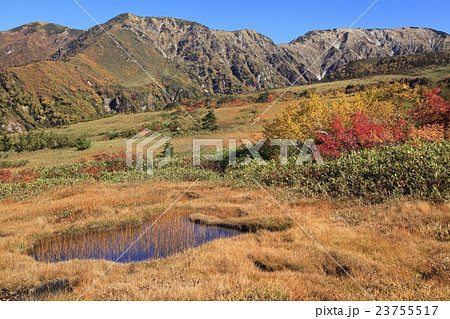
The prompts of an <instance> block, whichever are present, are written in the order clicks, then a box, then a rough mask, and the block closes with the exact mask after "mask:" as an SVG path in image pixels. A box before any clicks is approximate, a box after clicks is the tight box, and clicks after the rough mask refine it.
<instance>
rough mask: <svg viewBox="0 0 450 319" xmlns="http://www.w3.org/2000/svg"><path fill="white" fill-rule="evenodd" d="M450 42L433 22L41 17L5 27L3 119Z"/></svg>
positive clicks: (99, 109) (163, 100) (286, 77)
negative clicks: (85, 21)
mask: <svg viewBox="0 0 450 319" xmlns="http://www.w3.org/2000/svg"><path fill="white" fill-rule="evenodd" d="M103 29H104V30H106V31H107V32H108V33H109V35H111V36H112V37H113V38H114V40H115V41H117V43H118V44H120V46H121V47H122V48H123V49H124V50H126V51H127V52H128V53H129V55H128V54H127V53H125V52H124V50H123V49H122V48H120V47H119V46H118V45H117V43H115V42H114V41H113V40H112V39H111V38H110V36H109V35H108V34H106V33H105V32H104V31H103ZM330 47H331V48H330ZM448 49H450V37H449V35H448V34H446V33H444V32H439V31H434V30H431V29H423V28H402V29H374V30H365V29H351V30H344V29H334V30H326V31H311V32H308V33H307V34H305V35H303V36H301V37H299V38H297V39H295V40H294V41H292V42H291V43H289V44H281V45H277V44H275V43H274V42H273V41H272V40H271V39H270V38H268V37H266V36H264V35H262V34H260V33H258V32H256V31H253V30H239V31H232V32H231V31H218V30H211V29H209V28H208V27H206V26H204V25H201V24H199V23H196V22H191V21H186V20H180V19H174V18H164V17H157V18H156V17H138V16H135V15H132V14H129V13H126V14H121V15H119V16H117V17H115V18H113V19H111V20H110V21H108V22H106V23H105V24H103V25H102V27H99V26H94V27H92V28H91V29H89V30H86V31H81V30H74V29H70V28H66V27H63V26H59V25H54V24H47V23H41V22H35V23H30V24H27V25H24V26H21V27H18V28H15V29H12V30H10V31H5V32H0V126H3V127H16V128H17V127H20V128H21V129H30V128H33V127H39V126H53V125H61V124H66V123H70V122H73V121H80V120H85V119H90V118H95V117H97V116H103V115H105V114H108V113H111V112H135V111H142V110H154V109H162V108H164V107H166V106H170V105H171V104H173V101H172V100H171V98H170V97H169V96H168V95H170V96H171V97H173V98H174V99H175V100H177V101H181V102H183V101H184V100H186V99H192V98H196V97H199V96H202V95H207V94H234V93H241V92H246V91H255V90H261V89H269V88H276V87H282V86H287V85H290V84H292V83H294V82H295V83H296V84H302V83H308V82H313V81H317V80H321V79H323V78H324V77H325V76H327V75H329V74H330V73H332V72H334V71H335V70H337V69H339V70H341V68H342V67H343V66H345V65H347V64H348V63H350V62H352V61H355V60H360V59H367V58H373V57H390V56H398V55H406V54H413V53H418V52H431V51H442V50H448ZM2 68H3V69H2ZM143 69H144V70H145V71H144V70H143ZM348 70H351V69H348ZM348 70H347V71H348ZM347 71H346V72H347ZM346 76H348V75H346ZM151 77H152V78H154V79H155V80H156V81H157V82H158V83H159V84H161V86H162V87H163V88H164V90H165V91H166V92H167V93H168V95H167V94H166V93H165V92H163V91H162V90H161V88H160V87H159V86H158V85H157V84H155V83H154V81H153V80H152V79H151ZM15 130H17V129H15Z"/></svg>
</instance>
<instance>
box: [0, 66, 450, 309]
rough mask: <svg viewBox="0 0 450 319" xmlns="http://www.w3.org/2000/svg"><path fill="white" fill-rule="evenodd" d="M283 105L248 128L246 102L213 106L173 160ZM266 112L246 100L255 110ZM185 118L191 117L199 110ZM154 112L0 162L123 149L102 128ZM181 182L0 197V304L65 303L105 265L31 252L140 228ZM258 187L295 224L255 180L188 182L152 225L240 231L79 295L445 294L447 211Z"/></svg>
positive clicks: (153, 117)
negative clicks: (206, 123)
mask: <svg viewBox="0 0 450 319" xmlns="http://www.w3.org/2000/svg"><path fill="white" fill-rule="evenodd" d="M426 75H427V76H431V75H433V76H435V77H436V78H439V79H440V78H442V77H443V76H444V75H445V76H448V72H447V73H445V70H444V71H442V70H434V71H432V70H429V74H428V73H427V74H426ZM401 77H404V75H395V76H379V77H372V78H367V79H355V80H347V81H340V82H332V83H319V84H313V85H308V86H300V87H294V88H293V89H292V90H293V91H297V92H301V91H303V90H305V89H315V90H317V91H324V92H326V91H329V90H332V89H336V88H339V87H340V88H342V87H345V86H346V85H348V84H359V83H363V84H370V83H376V82H380V81H383V82H388V81H390V80H392V79H399V78H401ZM432 78H434V77H432ZM274 91H276V92H282V91H283V89H279V90H274ZM328 97H329V98H333V97H332V96H331V97H330V96H328ZM289 103H290V102H288V101H280V102H279V103H277V104H276V105H274V107H273V108H271V109H270V110H269V111H268V112H267V113H266V114H265V115H264V116H263V117H262V119H261V121H260V123H258V124H257V125H254V126H253V125H252V122H253V121H252V114H251V111H252V109H253V107H254V104H252V103H250V104H249V103H247V104H244V105H239V106H236V105H224V106H221V107H220V108H218V109H216V110H215V112H216V115H217V117H218V124H219V126H220V128H219V130H218V131H216V132H205V131H199V132H195V133H193V131H190V132H189V133H186V134H179V135H174V137H173V139H172V141H171V143H172V145H173V147H174V149H175V152H177V153H178V152H180V153H181V152H188V151H189V147H190V146H189V145H191V143H192V138H193V136H195V137H197V138H217V137H220V138H223V139H224V140H225V146H226V145H227V142H226V141H227V139H229V138H246V139H250V140H252V141H256V140H258V139H259V138H261V137H262V127H263V125H264V123H265V122H266V121H270V120H271V119H273V118H274V117H276V116H277V115H278V114H280V112H281V111H282V109H283V108H284V107H285V106H286V105H287V104H289ZM268 106H269V103H263V104H258V105H257V113H258V116H259V115H260V114H261V113H262V112H263V111H264V110H265V109H266V108H267V107H268ZM196 112H198V114H196V116H198V117H199V118H200V117H202V116H203V115H204V114H205V113H206V110H199V111H196ZM163 113H164V112H151V113H140V114H129V115H117V116H113V117H109V118H103V119H99V120H96V121H90V122H84V123H78V124H74V125H70V126H66V127H61V128H54V129H50V131H54V132H57V133H64V134H67V135H69V136H70V137H72V138H73V137H78V136H80V135H81V134H83V133H87V134H88V138H89V139H90V140H91V141H92V147H91V148H89V149H87V150H84V151H76V150H75V149H74V148H65V149H57V150H53V149H43V150H39V151H34V152H21V153H11V154H1V158H4V159H5V160H7V161H11V162H18V161H25V165H24V166H22V167H17V168H14V167H13V168H11V171H13V172H14V171H18V170H22V169H34V168H38V167H46V166H55V165H63V164H73V163H75V162H77V161H80V160H84V159H92V157H93V155H96V154H113V153H117V152H123V151H124V149H125V142H126V140H125V139H124V138H120V139H114V140H105V139H104V137H105V132H109V133H111V132H121V131H123V130H126V129H130V128H135V127H139V126H142V125H143V124H146V123H149V122H161V121H163V120H167V118H165V119H163V117H164V116H165V115H164V114H163ZM167 113H168V112H166V115H167ZM184 120H186V121H190V120H189V119H186V118H185V119H184ZM190 125H192V123H190ZM189 134H190V135H189ZM190 185H191V184H190V182H170V181H156V180H152V181H148V180H147V181H145V182H142V181H141V182H99V181H87V182H86V181H85V182H76V183H73V184H69V185H67V186H54V187H48V189H47V190H44V191H42V192H41V191H38V192H37V193H30V194H27V196H18V197H15V196H12V197H9V198H8V197H6V198H3V199H1V200H0V274H1V276H0V300H76V299H77V298H78V297H80V296H81V295H82V294H83V293H84V292H85V291H86V289H87V288H88V287H89V286H90V285H91V284H92V283H94V282H95V281H96V280H97V279H98V278H99V276H101V275H102V274H103V273H104V271H105V270H106V269H107V268H108V267H109V266H110V265H111V263H112V261H109V260H70V261H65V262H57V263H46V262H37V261H36V260H35V259H34V258H33V257H32V256H31V255H30V252H32V251H33V249H34V248H35V247H37V246H38V245H39V244H40V243H42V242H45V241H48V240H50V239H54V240H57V239H58V236H63V235H70V236H85V237H86V238H88V237H89V236H90V235H91V234H96V233H98V232H101V231H105V230H108V231H109V230H112V229H119V228H124V227H128V228H133V227H139V226H140V225H142V224H143V223H145V222H148V221H149V220H154V219H155V218H157V217H158V216H160V214H161V213H163V212H164V211H165V210H166V209H167V208H168V207H170V205H171V204H172V203H173V202H174V201H175V200H176V199H177V198H178V197H179V196H180V195H181V194H182V193H183V192H184V191H185V190H186V189H187V188H188V187H189V186H190ZM44 189H45V187H44ZM268 191H269V192H270V193H271V195H272V196H273V197H274V198H276V199H277V200H280V204H281V205H282V206H283V207H284V208H285V209H286V211H287V212H288V213H289V214H290V215H291V216H292V217H293V219H295V221H293V220H291V219H290V218H289V216H287V214H286V213H285V212H283V210H282V209H280V207H278V206H277V205H276V204H275V203H274V201H273V200H272V199H271V198H270V197H269V196H268V195H267V194H266V193H265V192H264V191H262V190H259V189H258V187H256V186H255V188H254V189H243V188H235V187H227V186H226V185H224V183H215V182H214V181H209V182H207V181H202V182H197V183H196V184H195V185H194V186H193V187H192V189H190V190H189V192H187V193H186V194H184V195H183V196H181V198H180V199H179V200H178V201H177V202H176V203H175V204H174V205H173V207H171V208H170V210H168V211H167V213H166V214H165V215H164V216H163V217H162V218H161V221H165V222H170V221H171V220H172V219H173V218H175V217H176V216H186V217H189V218H190V219H191V220H193V221H195V222H197V223H202V224H209V225H220V226H224V227H229V228H234V229H240V230H245V232H244V234H242V235H241V236H238V237H234V238H227V239H217V240H214V241H211V242H209V243H207V244H205V245H202V246H200V247H197V248H192V249H189V250H187V251H185V252H182V253H178V254H175V255H172V256H170V257H168V258H165V259H157V260H148V261H143V262H135V263H116V264H115V265H114V266H113V267H112V268H111V269H110V270H109V271H108V272H107V273H106V274H105V275H104V276H102V277H101V278H100V279H99V280H98V282H96V284H95V285H93V286H92V287H91V288H90V289H89V290H88V291H87V292H86V294H84V295H83V296H82V300H370V297H369V296H368V294H370V296H371V297H373V298H374V299H375V300H448V298H449V296H450V247H449V239H450V230H449V224H450V204H449V203H441V204H433V203H430V202H425V201H412V200H407V199H398V200H391V201H388V202H385V203H382V204H372V205H370V204H363V203H361V202H356V201H355V202H354V201H351V200H347V201H340V200H336V199H332V198H328V199H309V200H305V199H303V200H300V199H295V196H285V195H286V194H287V193H289V190H282V189H276V188H271V189H269V190H268ZM287 197H289V198H290V199H286V198H287ZM280 198H283V200H281V199H280ZM296 222H298V224H299V225H301V226H302V227H303V228H304V229H305V230H306V231H307V232H308V233H309V234H310V235H311V236H312V237H313V238H314V239H315V240H316V241H317V242H318V243H320V245H322V246H323V248H324V249H325V250H326V251H327V252H328V253H329V254H330V256H331V257H333V259H335V260H336V261H337V262H338V263H339V265H340V266H342V268H340V267H339V266H338V265H337V264H336V263H335V262H334V261H333V259H332V258H330V256H328V255H327V254H326V253H325V252H324V251H323V250H322V249H321V248H320V247H319V246H318V245H317V243H315V242H314V241H313V240H312V239H311V238H310V237H309V236H307V235H306V234H305V232H304V231H303V230H302V229H301V227H299V226H298V225H297V224H296ZM247 230H251V231H247ZM346 272H347V273H348V274H349V275H350V276H351V277H353V278H354V280H355V281H356V282H357V283H358V284H359V285H360V286H361V287H363V288H364V290H365V291H364V290H363V289H361V288H360V287H359V286H358V285H357V284H356V283H355V282H354V281H353V280H352V278H350V277H349V276H348V275H347V274H346ZM366 292H367V293H368V294H367V293H366Z"/></svg>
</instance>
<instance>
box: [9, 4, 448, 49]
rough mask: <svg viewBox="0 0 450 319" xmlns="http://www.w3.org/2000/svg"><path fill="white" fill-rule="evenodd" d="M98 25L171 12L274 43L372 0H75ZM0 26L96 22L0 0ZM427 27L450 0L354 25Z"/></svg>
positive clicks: (401, 8) (440, 23)
mask: <svg viewBox="0 0 450 319" xmlns="http://www.w3.org/2000/svg"><path fill="white" fill-rule="evenodd" d="M77 1H78V2H79V3H80V4H81V5H82V6H84V7H85V8H86V10H87V11H88V12H89V13H91V14H92V16H93V17H94V18H95V19H97V21H99V22H100V23H102V22H106V21H107V20H109V19H111V18H113V17H114V16H116V15H118V14H120V13H124V12H131V13H134V14H137V15H140V16H171V17H176V18H182V19H186V20H192V21H196V22H199V23H202V24H205V25H206V26H208V27H210V28H212V29H221V30H238V29H244V28H249V29H254V30H256V31H258V32H261V33H263V34H265V35H267V36H269V37H271V38H272V39H273V40H274V41H275V42H277V43H284V42H289V41H291V40H293V39H294V38H296V37H297V36H299V35H302V34H304V33H305V32H307V31H309V30H317V29H333V28H347V27H348V26H350V24H352V23H353V21H354V20H355V19H356V18H357V17H358V16H359V15H360V14H361V13H362V12H363V11H364V10H365V9H366V8H367V7H369V6H370V4H371V3H372V2H373V1H374V0H353V1H349V0H306V1H305V0H297V1H293V0H292V1H291V0H288V1H265V0H260V1H254V0H251V1H245V0H241V1H237V0H231V1H213V0H211V1H206V0H190V1H174V0H157V1H153V0H146V1H144V0H139V1H134V0H109V1H106V0H98V1H95V0H77ZM2 2H4V3H2V4H1V12H0V30H8V29H11V28H13V27H16V26H19V25H22V24H25V23H28V22H31V21H46V22H53V23H58V24H62V25H65V26H69V27H74V28H79V29H88V28H89V27H91V26H93V24H94V22H93V21H92V20H91V19H90V18H89V17H88V16H87V15H86V14H85V13H84V12H83V11H82V10H81V9H80V8H79V7H78V6H77V5H76V4H75V3H74V2H73V0H15V1H2ZM5 2H6V3H5ZM403 26H418V27H429V28H433V29H437V30H441V31H445V32H447V33H450V1H449V0H420V1H419V0H379V1H378V2H377V3H376V4H375V5H374V6H373V7H372V9H370V10H369V11H368V12H367V14H366V15H364V16H363V17H362V18H361V20H360V21H358V23H356V24H355V25H354V27H362V28H397V27H403Z"/></svg>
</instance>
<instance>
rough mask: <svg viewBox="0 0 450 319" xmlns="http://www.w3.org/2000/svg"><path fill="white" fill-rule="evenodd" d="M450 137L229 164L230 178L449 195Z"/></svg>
mask: <svg viewBox="0 0 450 319" xmlns="http://www.w3.org/2000/svg"><path fill="white" fill-rule="evenodd" d="M449 158H450V143H449V142H447V141H444V142H435V143H426V142H423V143H416V144H403V145H399V146H383V147H379V148H375V149H371V150H360V151H353V152H350V153H346V154H343V155H342V156H341V157H340V158H338V159H335V160H329V161H326V162H325V164H324V165H322V166H320V165H318V164H317V163H316V162H312V163H306V164H304V165H301V166H297V165H296V164H295V159H290V161H289V163H288V165H284V166H282V165H280V164H279V161H277V160H272V161H269V162H267V165H264V166H261V165H257V164H256V163H251V165H247V166H242V165H237V166H233V167H230V168H229V170H228V172H227V174H228V178H232V179H234V180H237V179H239V180H244V181H245V180H248V181H249V182H250V183H251V182H252V181H253V179H252V177H253V178H255V179H256V180H257V181H258V182H260V183H262V184H263V185H266V186H276V187H283V188H286V187H289V188H290V189H292V190H294V191H295V192H296V193H298V194H301V195H303V196H317V195H326V196H331V197H338V198H362V199H365V200H369V201H371V202H381V201H384V200H389V199H393V198H398V197H402V196H406V197H410V198H416V199H423V200H431V201H436V202H443V201H448V200H449V199H450V170H449V169H448V168H449V165H450V163H449V162H450V160H449Z"/></svg>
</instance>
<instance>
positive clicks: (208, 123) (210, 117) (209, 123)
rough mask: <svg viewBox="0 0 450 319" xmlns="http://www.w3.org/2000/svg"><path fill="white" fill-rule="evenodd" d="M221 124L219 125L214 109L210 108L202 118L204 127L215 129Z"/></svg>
mask: <svg viewBox="0 0 450 319" xmlns="http://www.w3.org/2000/svg"><path fill="white" fill-rule="evenodd" d="M218 127H219V126H218V125H217V117H216V114H215V113H214V111H213V110H209V111H208V113H206V115H205V117H204V118H203V119H202V129H204V130H209V131H215V130H217V128H218Z"/></svg>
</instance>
